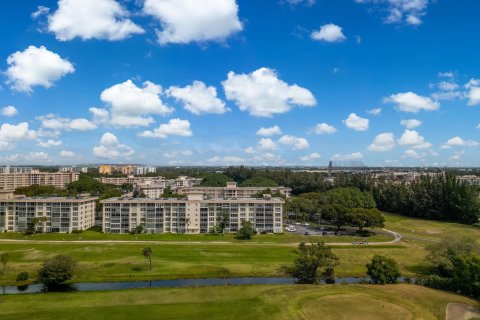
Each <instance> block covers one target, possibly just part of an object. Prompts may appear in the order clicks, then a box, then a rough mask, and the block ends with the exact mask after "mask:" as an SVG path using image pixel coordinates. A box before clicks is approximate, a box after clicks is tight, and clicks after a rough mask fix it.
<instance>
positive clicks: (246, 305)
mask: <svg viewBox="0 0 480 320" xmlns="http://www.w3.org/2000/svg"><path fill="white" fill-rule="evenodd" d="M450 302H460V303H466V304H470V305H472V306H478V304H477V303H476V302H475V301H473V300H470V299H467V298H465V297H462V296H458V295H454V294H451V293H446V292H441V291H436V290H432V289H428V288H424V287H419V286H414V285H390V286H373V285H343V286H342V285H337V286H333V285H329V286H312V285H298V286H226V287H197V288H163V289H134V290H122V291H105V292H78V293H49V294H30V295H22V296H0V314H1V315H2V317H1V319H2V320H10V319H11V320H23V319H45V320H46V319H72V320H75V319H82V320H84V319H88V320H99V319H121V320H123V319H137V318H138V319H142V320H149V319H227V320H228V319H275V320H282V319H305V320H309V319H349V320H355V319H358V320H363V319H365V320H366V319H368V320H372V319H373V320H374V319H398V320H403V319H424V320H429V319H432V320H433V319H445V308H446V305H447V304H448V303H450ZM394 312H395V313H394Z"/></svg>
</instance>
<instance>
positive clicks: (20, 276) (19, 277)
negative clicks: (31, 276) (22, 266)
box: [17, 271, 28, 281]
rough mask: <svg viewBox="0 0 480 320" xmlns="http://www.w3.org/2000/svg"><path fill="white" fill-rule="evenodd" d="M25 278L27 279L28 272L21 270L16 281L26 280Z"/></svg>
mask: <svg viewBox="0 0 480 320" xmlns="http://www.w3.org/2000/svg"><path fill="white" fill-rule="evenodd" d="M27 280H28V272H26V271H23V272H20V273H19V274H18V275H17V281H27Z"/></svg>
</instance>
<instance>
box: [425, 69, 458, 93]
mask: <svg viewBox="0 0 480 320" xmlns="http://www.w3.org/2000/svg"><path fill="white" fill-rule="evenodd" d="M438 77H439V78H440V79H441V80H440V81H439V82H438V83H434V84H431V85H430V87H432V88H437V89H438V91H437V92H434V93H432V94H431V96H432V98H433V99H435V100H454V99H461V98H463V97H464V94H463V93H462V92H460V91H459V90H458V89H459V87H460V86H459V85H458V84H457V83H456V82H455V75H454V73H453V72H447V73H439V74H438Z"/></svg>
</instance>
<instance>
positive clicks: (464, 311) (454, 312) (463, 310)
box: [446, 302, 480, 320]
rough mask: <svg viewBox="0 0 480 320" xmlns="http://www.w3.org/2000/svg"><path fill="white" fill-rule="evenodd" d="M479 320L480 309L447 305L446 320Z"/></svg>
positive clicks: (461, 304) (464, 305)
mask: <svg viewBox="0 0 480 320" xmlns="http://www.w3.org/2000/svg"><path fill="white" fill-rule="evenodd" d="M477 318H479V319H480V309H478V308H475V307H472V306H470V305H468V304H464V303H457V302H453V303H449V304H447V316H446V320H469V319H477Z"/></svg>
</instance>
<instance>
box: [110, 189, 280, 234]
mask: <svg viewBox="0 0 480 320" xmlns="http://www.w3.org/2000/svg"><path fill="white" fill-rule="evenodd" d="M101 203H102V204H103V222H102V224H103V232H105V233H129V232H131V231H133V230H134V229H135V228H136V227H137V226H140V225H142V226H143V227H144V230H145V232H147V233H192V234H198V233H208V232H210V231H212V230H213V229H214V228H215V226H216V225H217V224H218V223H219V217H220V215H221V213H222V212H223V211H227V212H228V213H229V214H230V223H229V224H228V226H227V228H226V230H225V231H226V232H237V231H238V230H239V228H240V227H241V222H242V221H244V220H246V221H250V222H252V224H253V227H254V228H255V230H256V231H257V232H264V231H265V232H269V233H281V232H283V230H282V218H283V204H284V201H283V199H281V198H272V197H270V195H265V196H264V198H241V199H207V198H206V197H205V196H204V194H203V193H202V192H190V193H189V194H187V196H186V198H185V199H151V198H111V199H106V200H102V201H101Z"/></svg>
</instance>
